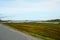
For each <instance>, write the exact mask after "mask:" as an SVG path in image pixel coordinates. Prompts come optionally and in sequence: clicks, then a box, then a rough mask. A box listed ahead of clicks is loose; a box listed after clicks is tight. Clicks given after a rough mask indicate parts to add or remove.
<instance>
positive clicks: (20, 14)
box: [0, 0, 60, 20]
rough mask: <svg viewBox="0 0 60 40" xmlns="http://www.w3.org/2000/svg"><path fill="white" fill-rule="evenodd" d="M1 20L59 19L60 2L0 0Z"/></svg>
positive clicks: (56, 0) (59, 0)
mask: <svg viewBox="0 0 60 40" xmlns="http://www.w3.org/2000/svg"><path fill="white" fill-rule="evenodd" d="M0 17H2V19H3V20H49V19H60V0H0Z"/></svg>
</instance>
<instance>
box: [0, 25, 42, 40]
mask: <svg viewBox="0 0 60 40" xmlns="http://www.w3.org/2000/svg"><path fill="white" fill-rule="evenodd" d="M0 40H42V39H37V38H34V37H31V36H28V35H25V34H24V33H21V32H18V31H14V30H12V29H11V28H9V27H6V26H5V25H2V24H0Z"/></svg>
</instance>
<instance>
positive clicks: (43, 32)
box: [5, 23, 60, 40]
mask: <svg viewBox="0 0 60 40" xmlns="http://www.w3.org/2000/svg"><path fill="white" fill-rule="evenodd" d="M5 24H6V25H8V26H10V27H12V28H15V29H17V30H19V31H23V32H27V33H29V34H31V35H33V36H36V37H39V38H40V37H41V38H44V39H45V40H52V39H55V40H60V24H45V23H5Z"/></svg>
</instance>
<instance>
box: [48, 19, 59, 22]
mask: <svg viewBox="0 0 60 40" xmlns="http://www.w3.org/2000/svg"><path fill="white" fill-rule="evenodd" d="M47 22H60V19H53V20H47Z"/></svg>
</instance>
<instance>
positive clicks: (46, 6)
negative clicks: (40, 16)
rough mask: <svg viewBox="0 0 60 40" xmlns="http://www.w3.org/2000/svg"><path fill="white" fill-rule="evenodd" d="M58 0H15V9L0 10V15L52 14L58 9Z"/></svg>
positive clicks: (59, 1) (59, 2) (59, 3)
mask: <svg viewBox="0 0 60 40" xmlns="http://www.w3.org/2000/svg"><path fill="white" fill-rule="evenodd" d="M59 5H60V0H45V1H44V0H43V1H39V2H28V1H24V0H16V8H12V7H8V8H0V13H30V12H53V11H58V10H59V9H60V8H58V6H59Z"/></svg>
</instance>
